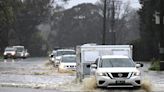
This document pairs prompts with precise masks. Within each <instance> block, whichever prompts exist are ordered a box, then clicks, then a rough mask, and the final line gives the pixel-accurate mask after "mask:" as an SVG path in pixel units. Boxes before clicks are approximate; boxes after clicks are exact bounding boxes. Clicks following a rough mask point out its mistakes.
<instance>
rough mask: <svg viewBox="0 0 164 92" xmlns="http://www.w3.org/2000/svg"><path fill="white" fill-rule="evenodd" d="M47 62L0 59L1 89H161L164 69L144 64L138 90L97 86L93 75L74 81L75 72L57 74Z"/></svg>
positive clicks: (128, 91) (128, 90) (129, 91)
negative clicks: (155, 69)
mask: <svg viewBox="0 0 164 92" xmlns="http://www.w3.org/2000/svg"><path fill="white" fill-rule="evenodd" d="M47 62H48V58H28V59H16V60H12V59H11V60H10V59H9V60H1V61H0V86H1V88H0V89H7V88H6V87H9V89H11V87H18V88H34V89H38V90H39V89H52V90H60V91H80V92H83V91H92V92H100V91H101V92H109V91H110V92H152V91H153V92H163V89H162V88H163V87H164V72H155V71H148V67H149V65H150V64H149V63H144V65H145V66H144V67H143V68H141V69H140V70H141V71H142V75H143V80H144V81H143V85H142V88H141V89H134V88H106V89H100V88H96V85H95V83H96V82H95V78H94V77H89V78H85V79H84V80H83V82H82V83H77V82H76V80H75V79H76V78H75V73H72V72H71V73H66V72H64V73H61V72H60V73H59V72H58V71H57V69H56V68H54V67H53V65H51V64H47ZM2 87H3V88H2ZM21 90H23V89H21ZM36 92H37V91H36ZM38 92H39V91H38Z"/></svg>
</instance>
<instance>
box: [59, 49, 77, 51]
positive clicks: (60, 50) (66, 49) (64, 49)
mask: <svg viewBox="0 0 164 92" xmlns="http://www.w3.org/2000/svg"><path fill="white" fill-rule="evenodd" d="M56 51H75V50H73V49H57V50H56Z"/></svg>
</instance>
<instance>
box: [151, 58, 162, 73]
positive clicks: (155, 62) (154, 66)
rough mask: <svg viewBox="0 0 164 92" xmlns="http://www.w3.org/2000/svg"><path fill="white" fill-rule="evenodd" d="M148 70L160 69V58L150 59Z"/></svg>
mask: <svg viewBox="0 0 164 92" xmlns="http://www.w3.org/2000/svg"><path fill="white" fill-rule="evenodd" d="M149 70H153V71H159V70H160V60H156V59H152V60H151V66H150V67H149Z"/></svg>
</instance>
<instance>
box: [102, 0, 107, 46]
mask: <svg viewBox="0 0 164 92" xmlns="http://www.w3.org/2000/svg"><path fill="white" fill-rule="evenodd" d="M106 3H107V2H106V0H104V10H103V16H104V18H103V33H102V45H105V44H106Z"/></svg>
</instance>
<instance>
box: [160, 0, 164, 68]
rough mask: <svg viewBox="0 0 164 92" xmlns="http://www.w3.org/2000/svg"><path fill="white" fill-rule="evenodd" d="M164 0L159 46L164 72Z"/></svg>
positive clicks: (161, 65)
mask: <svg viewBox="0 0 164 92" xmlns="http://www.w3.org/2000/svg"><path fill="white" fill-rule="evenodd" d="M163 13H164V9H163V0H160V45H159V54H160V70H164V62H162V61H164V30H163V29H164V28H163V24H164V23H163Z"/></svg>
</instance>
